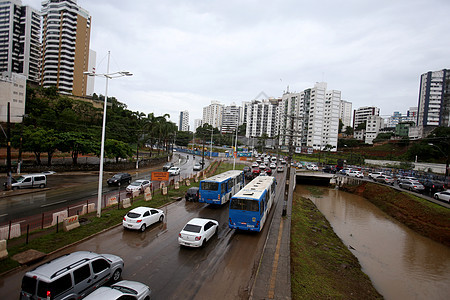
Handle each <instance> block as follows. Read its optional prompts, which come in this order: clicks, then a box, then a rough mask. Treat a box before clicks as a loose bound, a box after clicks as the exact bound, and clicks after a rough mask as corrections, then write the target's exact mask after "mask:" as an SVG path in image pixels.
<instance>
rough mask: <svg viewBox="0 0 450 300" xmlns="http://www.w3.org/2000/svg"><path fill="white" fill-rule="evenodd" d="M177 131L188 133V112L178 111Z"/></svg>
mask: <svg viewBox="0 0 450 300" xmlns="http://www.w3.org/2000/svg"><path fill="white" fill-rule="evenodd" d="M178 130H179V131H189V112H188V111H187V110H185V111H180V120H179V122H178Z"/></svg>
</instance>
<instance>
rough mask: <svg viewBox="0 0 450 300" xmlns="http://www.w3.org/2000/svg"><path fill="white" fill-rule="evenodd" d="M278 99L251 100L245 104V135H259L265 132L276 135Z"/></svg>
mask: <svg viewBox="0 0 450 300" xmlns="http://www.w3.org/2000/svg"><path fill="white" fill-rule="evenodd" d="M277 108H278V99H264V100H261V101H260V100H253V101H251V102H250V103H247V104H246V111H247V120H246V123H247V127H246V131H245V136H246V137H247V138H250V137H261V136H262V135H263V134H266V135H267V137H269V138H272V137H275V136H276V135H277V120H276V117H277Z"/></svg>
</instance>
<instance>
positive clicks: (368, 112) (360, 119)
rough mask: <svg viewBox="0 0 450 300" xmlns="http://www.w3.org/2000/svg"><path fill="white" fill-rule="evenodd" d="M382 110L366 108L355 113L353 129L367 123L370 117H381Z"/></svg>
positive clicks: (372, 107)
mask: <svg viewBox="0 0 450 300" xmlns="http://www.w3.org/2000/svg"><path fill="white" fill-rule="evenodd" d="M379 115H380V109H379V108H378V107H375V106H364V107H360V108H358V109H356V110H354V111H353V129H356V128H357V127H358V125H359V124H361V123H364V122H366V121H367V118H368V117H369V116H379Z"/></svg>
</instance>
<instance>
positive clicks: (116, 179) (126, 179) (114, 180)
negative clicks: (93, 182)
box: [106, 173, 131, 186]
mask: <svg viewBox="0 0 450 300" xmlns="http://www.w3.org/2000/svg"><path fill="white" fill-rule="evenodd" d="M106 182H107V183H108V185H109V186H112V185H117V186H121V185H122V184H123V183H128V184H130V183H131V175H130V174H128V173H117V174H116V175H114V176H113V177H111V178H109V179H108V180H106Z"/></svg>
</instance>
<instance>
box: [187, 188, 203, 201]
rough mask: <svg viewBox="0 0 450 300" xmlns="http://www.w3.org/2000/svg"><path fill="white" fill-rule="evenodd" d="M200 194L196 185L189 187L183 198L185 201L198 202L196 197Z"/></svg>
mask: <svg viewBox="0 0 450 300" xmlns="http://www.w3.org/2000/svg"><path fill="white" fill-rule="evenodd" d="M199 196H200V193H199V188H198V187H191V188H189V189H188V190H187V191H186V194H185V195H184V198H186V201H192V202H198V198H199Z"/></svg>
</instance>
